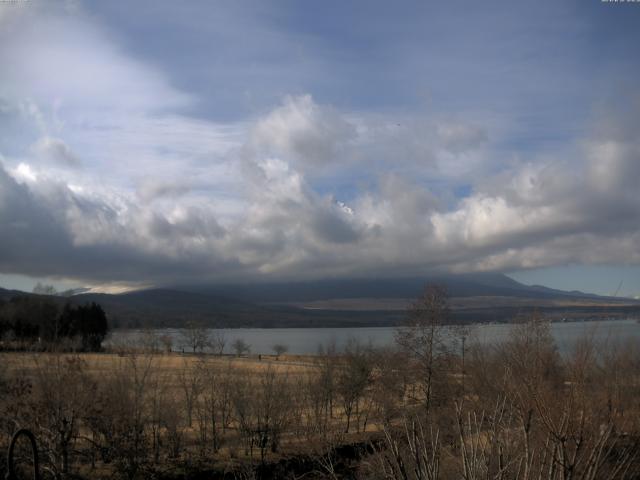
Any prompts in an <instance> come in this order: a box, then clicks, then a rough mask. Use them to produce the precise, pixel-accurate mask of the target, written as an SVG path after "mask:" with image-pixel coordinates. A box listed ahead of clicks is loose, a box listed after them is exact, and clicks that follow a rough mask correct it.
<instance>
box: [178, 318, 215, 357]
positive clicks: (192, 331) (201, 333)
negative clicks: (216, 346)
mask: <svg viewBox="0 0 640 480" xmlns="http://www.w3.org/2000/svg"><path fill="white" fill-rule="evenodd" d="M181 333H182V339H183V344H184V345H185V346H187V347H189V348H191V349H192V350H193V353H196V352H202V351H204V349H205V348H207V347H208V346H210V345H211V341H210V338H209V331H208V330H207V328H206V327H204V326H202V325H200V324H198V323H196V322H187V324H186V325H185V328H183V329H182V332H181Z"/></svg>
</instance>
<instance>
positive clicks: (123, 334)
mask: <svg viewBox="0 0 640 480" xmlns="http://www.w3.org/2000/svg"><path fill="white" fill-rule="evenodd" d="M511 328H512V326H511V325H509V324H482V325H475V326H473V327H472V333H471V335H470V337H469V340H468V341H469V342H479V343H481V344H491V343H498V342H500V341H502V340H504V339H505V338H507V336H508V333H509V330H510V329H511ZM395 330H396V329H395V328H394V327H370V328H236V329H211V332H221V333H223V334H224V336H225V338H226V340H227V342H226V347H225V353H232V348H231V344H232V343H233V342H234V341H235V340H237V339H242V340H244V341H245V342H247V343H248V344H249V345H251V352H252V353H254V354H269V353H273V350H272V347H273V345H275V344H284V345H286V346H287V347H288V349H289V353H293V354H301V355H304V354H314V353H317V351H318V347H319V346H320V345H325V346H326V345H329V344H335V345H336V347H337V348H338V350H341V349H343V348H344V346H345V345H346V343H347V342H348V341H349V340H350V339H356V340H358V341H359V342H361V343H366V344H371V345H373V346H375V347H384V346H391V345H393V343H394V332H395ZM551 331H552V334H553V337H554V338H555V340H556V342H557V345H558V348H559V350H560V351H561V352H568V351H570V350H571V347H572V345H573V344H574V343H575V342H576V340H578V339H580V338H584V336H585V335H589V336H591V337H592V338H594V339H595V340H596V341H598V342H626V341H629V340H633V341H638V342H640V323H638V322H636V321H635V320H610V321H597V322H565V323H553V324H552V325H551ZM154 333H155V334H156V335H168V336H170V337H171V338H172V339H173V349H174V350H178V351H180V350H181V349H182V347H183V344H184V337H183V335H182V334H181V330H180V329H161V330H155V331H154ZM144 337H145V333H144V332H142V331H140V330H118V331H115V332H113V334H112V335H111V337H110V338H109V341H108V343H110V344H112V345H115V344H121V343H123V342H126V343H127V344H134V345H135V344H141V343H142V342H143V339H144ZM184 348H185V351H188V350H189V349H188V347H187V346H186V345H185V346H184Z"/></svg>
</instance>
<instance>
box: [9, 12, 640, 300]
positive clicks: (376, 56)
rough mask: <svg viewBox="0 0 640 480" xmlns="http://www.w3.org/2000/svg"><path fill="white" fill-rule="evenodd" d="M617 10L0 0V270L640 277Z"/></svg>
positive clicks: (638, 33) (630, 77) (625, 65)
mask: <svg viewBox="0 0 640 480" xmlns="http://www.w3.org/2000/svg"><path fill="white" fill-rule="evenodd" d="M639 22H640V5H639V4H637V3H620V2H618V3H603V2H599V1H586V2H585V1H580V2H578V1H575V2H552V1H540V2H527V3H516V2H481V3H479V2H462V1H452V2H382V1H380V2H378V1H367V2H349V3H345V2H337V1H335V2H333V1H324V2H299V1H280V2H249V1H241V2H231V1H228V2H215V3H212V2H204V1H202V2H188V3H187V2H164V1H139V2H120V1H110V2H83V1H68V2H38V1H35V0H34V1H29V2H8V3H6V4H1V5H0V40H1V41H0V63H1V64H3V65H10V66H11V68H7V69H3V73H2V74H0V225H1V226H2V230H1V231H0V285H4V286H8V287H11V286H14V287H20V288H29V286H30V285H31V284H33V283H35V282H36V281H39V280H43V281H47V282H51V283H54V284H56V285H60V286H66V285H68V286H76V285H88V286H92V287H95V288H98V289H106V290H108V289H113V290H116V289H119V288H131V287H136V286H146V285H161V284H172V283H181V282H189V283H192V282H193V281H207V282H222V281H224V282H226V281H247V280H252V279H260V280H265V281H269V280H271V279H274V280H280V279H298V278H299V279H305V278H326V277H339V276H350V277H353V276H374V275H375V276H394V275H402V276H405V275H419V274H421V273H427V272H432V271H452V272H467V271H501V272H505V273H509V274H511V275H513V276H514V278H517V279H518V280H521V281H524V282H525V283H539V284H545V285H549V286H553V287H556V288H565V289H569V290H570V289H581V290H585V291H591V292H596V293H611V292H612V291H613V290H615V288H616V287H617V285H618V283H619V282H620V280H621V279H622V278H624V279H625V281H624V283H623V287H622V289H621V292H620V293H621V294H624V295H638V294H640V267H638V264H639V262H640V247H638V245H639V244H640V242H638V240H640V229H639V227H638V225H640V223H639V220H640V198H639V197H640V195H639V194H638V193H637V192H636V190H637V184H638V180H640V141H639V140H638V138H639V136H638V133H639V132H638V128H639V127H638V125H639V124H638V120H639V119H640V115H639V114H640V92H639V91H638V86H637V85H638V84H637V79H638V74H639V73H640V65H639V62H638V60H637V45H638V44H639V41H640V29H638V28H637V25H638V24H639Z"/></svg>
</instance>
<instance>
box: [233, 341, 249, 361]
mask: <svg viewBox="0 0 640 480" xmlns="http://www.w3.org/2000/svg"><path fill="white" fill-rule="evenodd" d="M231 346H232V347H233V350H234V351H235V352H236V355H237V356H238V357H241V356H243V355H245V354H248V353H249V352H250V351H251V345H249V344H248V343H247V342H245V341H244V340H243V339H242V338H238V339H236V340H235V341H234V342H233V344H232V345H231Z"/></svg>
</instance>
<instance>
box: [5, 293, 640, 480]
mask: <svg viewBox="0 0 640 480" xmlns="http://www.w3.org/2000/svg"><path fill="white" fill-rule="evenodd" d="M448 315H449V305H448V298H447V296H446V292H445V291H444V290H443V289H441V288H439V287H435V286H430V287H427V288H426V289H425V291H424V293H423V295H422V296H421V297H419V298H418V299H417V300H416V301H415V302H414V304H413V305H412V306H411V307H410V309H409V310H408V312H407V318H408V319H407V323H406V325H405V328H403V329H399V330H398V331H397V332H396V342H395V345H394V346H393V347H392V348H373V347H370V346H366V345H363V344H361V343H358V342H357V341H356V340H352V341H350V342H349V343H348V345H347V346H346V348H345V349H344V351H340V352H339V351H337V349H336V348H335V345H324V346H323V347H322V348H321V349H320V350H319V351H318V352H317V354H316V355H305V356H302V355H290V354H288V353H287V348H286V345H283V344H274V345H273V353H272V354H270V355H258V357H257V358H256V357H255V355H251V354H250V350H249V349H248V345H246V344H243V342H234V343H233V345H232V348H233V350H234V351H235V354H234V355H220V354H203V353H202V352H203V350H204V345H205V344H206V343H207V342H210V343H212V344H215V342H216V341H218V342H223V341H224V339H215V338H214V339H212V338H210V337H206V329H204V328H202V327H201V326H199V325H197V324H193V325H190V326H189V327H190V328H187V329H185V332H184V335H185V337H184V341H185V342H187V341H189V345H191V347H192V348H191V349H189V350H188V353H185V354H182V353H176V352H175V351H174V352H169V349H168V348H166V347H167V345H166V344H163V343H162V341H161V340H160V342H159V343H153V344H149V345H146V346H140V347H138V348H136V349H131V348H120V349H114V350H112V351H109V352H104V351H103V352H100V353H90V352H83V353H73V352H61V351H47V352H37V353H36V352H2V353H0V392H1V395H0V399H1V400H0V418H1V419H2V420H1V421H2V424H1V425H0V447H2V448H6V446H7V444H8V441H9V439H10V437H11V435H12V433H13V432H15V431H16V430H18V429H20V428H27V429H29V430H31V431H32V432H33V433H34V434H35V436H36V439H37V442H38V446H39V449H40V455H41V465H42V468H43V470H44V471H46V472H48V474H50V475H51V476H52V477H51V478H60V479H62V478H74V479H94V478H95V479H106V478H123V479H130V480H133V479H143V478H156V479H166V480H169V479H186V478H191V479H197V478H208V479H209V478H229V479H232V478H234V479H235V478H242V479H250V478H260V479H271V478H274V479H275V478H292V479H293V478H318V479H320V478H323V479H324V478H329V479H346V478H356V479H373V480H377V479H380V480H383V479H384V480H396V479H398V480H400V479H402V480H418V479H420V480H422V479H434V480H435V479H464V480H471V479H481V478H482V479H489V478H491V479H504V480H506V479H540V480H541V479H558V480H569V479H585V480H591V479H593V480H596V479H601V478H604V479H611V480H617V479H623V478H637V476H638V475H640V405H639V404H638V401H637V398H638V397H639V394H640V368H639V367H640V349H639V348H638V344H637V343H638V342H637V341H636V340H633V339H626V340H623V341H619V342H608V343H606V342H599V341H597V340H595V339H594V338H593V336H590V335H589V334H585V335H584V336H583V337H582V338H580V339H578V340H577V341H576V342H575V345H574V346H573V347H572V350H571V351H570V352H569V353H568V354H566V355H560V354H559V352H558V348H557V345H556V343H555V341H554V339H553V337H552V336H551V333H550V323H549V321H548V320H547V319H545V318H544V317H542V316H540V315H528V316H526V317H521V318H518V319H517V324H516V325H515V326H514V327H513V329H511V331H510V334H509V335H508V337H507V338H505V339H504V340H503V341H501V342H499V343H497V344H495V345H492V346H487V345H480V344H476V343H474V342H472V341H470V337H469V329H468V328H467V327H465V326H457V327H454V328H453V329H450V330H449V331H450V334H452V335H454V336H455V338H454V340H455V341H453V342H452V341H451V339H450V338H449V339H447V338H444V334H443V332H444V330H443V329H442V328H440V327H441V326H442V325H443V323H446V320H447V318H448ZM218 347H220V344H218ZM222 350H223V349H222V348H221V349H220V350H219V352H218V353H220V352H222ZM19 458H23V457H19ZM2 462H4V460H2ZM28 466H29V465H28V462H26V463H25V462H24V461H23V464H22V467H24V468H26V469H28ZM4 468H6V465H4V463H1V464H0V470H2V469H4Z"/></svg>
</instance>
